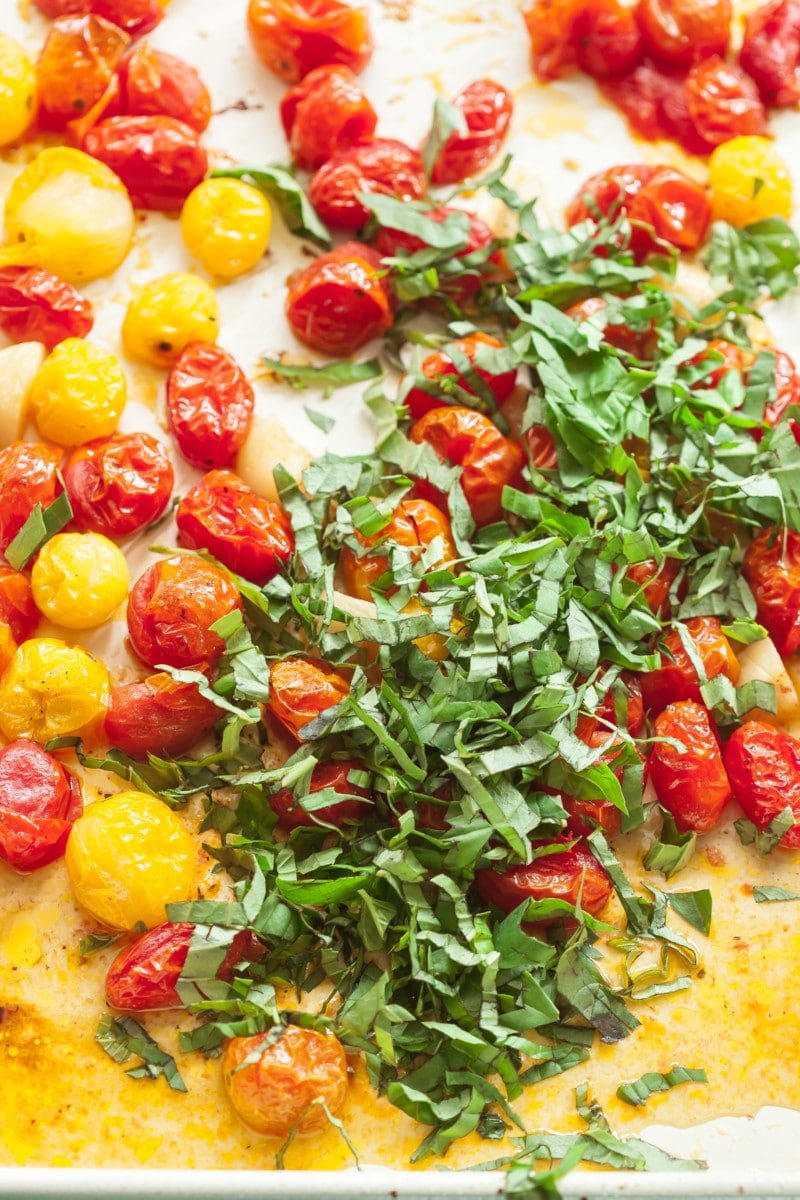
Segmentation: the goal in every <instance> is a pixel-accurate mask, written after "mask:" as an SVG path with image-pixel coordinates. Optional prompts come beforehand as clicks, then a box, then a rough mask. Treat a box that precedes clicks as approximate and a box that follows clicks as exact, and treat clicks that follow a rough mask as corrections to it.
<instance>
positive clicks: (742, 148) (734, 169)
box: [708, 136, 793, 227]
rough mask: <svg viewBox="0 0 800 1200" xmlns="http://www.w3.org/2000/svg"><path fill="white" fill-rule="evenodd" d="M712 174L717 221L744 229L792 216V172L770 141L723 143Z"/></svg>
mask: <svg viewBox="0 0 800 1200" xmlns="http://www.w3.org/2000/svg"><path fill="white" fill-rule="evenodd" d="M708 172H709V178H708V183H709V188H710V189H711V209H712V213H713V216H714V220H715V221H727V222H728V223H729V224H730V225H737V226H740V227H741V226H746V225H752V224H753V223H754V222H755V221H763V220H766V219H768V218H769V217H785V218H787V219H788V218H789V217H790V216H791V214H792V208H793V187H792V176H791V172H790V170H789V166H788V164H787V162H786V160H785V159H784V158H783V156H782V155H781V153H780V151H779V150H778V148H777V146H776V145H775V143H774V142H773V141H772V140H771V139H770V138H765V137H757V136H745V137H735V138H731V140H730V141H729V142H723V144H722V145H721V146H717V147H716V149H715V150H714V152H713V154H712V155H711V159H710V161H709V164H708ZM756 179H757V180H758V181H759V186H758V187H756V186H755V185H754V182H753V181H754V180H756Z"/></svg>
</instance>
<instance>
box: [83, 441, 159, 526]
mask: <svg viewBox="0 0 800 1200" xmlns="http://www.w3.org/2000/svg"><path fill="white" fill-rule="evenodd" d="M63 476H64V487H65V488H66V492H67V495H68V496H69V502H70V504H71V506H72V512H73V517H74V521H75V526H76V528H77V529H80V530H81V531H82V532H92V533H103V534H105V535H106V537H111V538H122V537H128V536H129V535H130V534H132V533H139V532H140V530H142V529H146V528H147V526H148V525H152V523H153V522H154V521H157V520H158V518H159V517H160V516H161V514H162V513H163V512H164V510H165V509H166V507H167V504H168V503H169V498H170V496H171V495H172V485H173V483H174V474H173V470H172V463H171V461H170V458H169V455H168V454H167V452H166V450H165V449H164V447H163V445H162V444H161V442H159V441H157V440H156V438H154V437H151V436H150V434H149V433H114V434H112V436H111V437H109V438H100V439H98V440H97V441H94V442H87V443H86V444H85V445H83V446H78V447H76V449H75V450H73V451H72V453H71V454H70V455H69V457H68V458H67V461H66V463H65V464H64V470H63Z"/></svg>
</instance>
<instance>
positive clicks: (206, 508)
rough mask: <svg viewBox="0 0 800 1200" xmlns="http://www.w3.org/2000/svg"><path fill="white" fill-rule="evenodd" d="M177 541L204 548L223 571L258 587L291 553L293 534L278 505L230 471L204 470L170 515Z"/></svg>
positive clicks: (270, 576)
mask: <svg viewBox="0 0 800 1200" xmlns="http://www.w3.org/2000/svg"><path fill="white" fill-rule="evenodd" d="M175 520H176V523H177V526H178V533H179V534H180V539H181V542H182V544H183V545H184V546H188V547H189V549H190V550H208V551H209V553H210V554H213V555H214V557H215V558H217V559H219V561H220V562H221V563H222V564H223V566H226V567H227V568H228V570H229V571H235V572H236V574H237V575H242V576H244V578H245V579H249V580H250V581H251V582H252V583H257V584H258V585H259V587H263V585H264V584H265V583H268V582H269V581H270V579H272V578H273V576H274V575H277V573H278V572H279V571H280V570H281V568H282V567H284V566H285V565H286V564H287V563H288V562H289V560H290V558H291V557H292V554H293V553H294V533H293V531H292V526H291V522H290V521H289V518H288V517H287V515H286V512H285V511H284V509H283V507H282V505H280V504H278V503H277V502H276V501H274V500H267V499H265V497H264V496H259V494H258V492H254V491H253V489H252V488H249V487H248V486H247V484H246V483H243V482H242V480H241V479H240V478H239V476H238V475H235V474H234V473H233V471H209V472H208V474H207V475H204V476H203V478H202V479H201V480H200V482H199V483H196V484H195V485H194V487H193V488H190V489H189V491H188V492H187V493H186V495H185V496H184V497H183V499H182V500H181V502H180V504H179V505H178V509H177V512H176V514H175Z"/></svg>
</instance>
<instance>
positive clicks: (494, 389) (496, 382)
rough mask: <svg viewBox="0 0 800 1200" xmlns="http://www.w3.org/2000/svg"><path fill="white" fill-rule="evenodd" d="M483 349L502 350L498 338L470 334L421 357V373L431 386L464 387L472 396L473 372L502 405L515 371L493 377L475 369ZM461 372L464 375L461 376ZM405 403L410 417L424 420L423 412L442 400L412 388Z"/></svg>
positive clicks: (513, 382) (484, 371) (512, 383)
mask: <svg viewBox="0 0 800 1200" xmlns="http://www.w3.org/2000/svg"><path fill="white" fill-rule="evenodd" d="M482 346H485V347H488V348H489V349H490V350H502V349H503V343H502V342H501V341H500V340H499V338H496V337H492V335H491V334H488V333H480V332H478V333H469V334H467V336H466V337H463V338H458V339H457V340H456V341H454V342H453V343H452V345H451V346H450V347H449V348H445V349H443V350H437V351H436V353H435V354H429V355H428V356H427V357H426V358H424V359H423V360H422V366H421V372H422V374H423V375H424V377H425V378H426V379H429V380H430V381H431V383H434V384H440V381H442V380H447V382H448V383H449V384H453V383H455V384H458V386H459V387H460V388H463V389H464V391H465V392H469V394H470V395H471V396H474V395H476V392H475V389H474V387H473V386H472V384H471V382H470V376H471V375H472V374H473V373H474V374H475V375H477V376H478V378H479V379H481V380H482V381H483V383H484V384H485V385H486V387H488V389H489V391H490V392H491V393H492V395H493V396H494V399H495V401H496V402H497V404H498V405H501V404H503V403H504V401H506V400H507V399H508V397H509V396H510V395H511V393H512V392H513V390H514V384H515V383H516V379H517V372H516V370H512V371H501V372H499V373H498V374H493V373H492V372H490V371H487V370H485V369H484V368H483V367H478V366H476V365H475V358H476V356H478V355H479V354H480V350H481V347H482ZM464 359H466V364H467V365H466V366H461V363H462V361H463V360H464ZM462 371H463V372H464V374H462ZM445 388H446V385H445V387H443V388H441V391H442V392H445ZM405 403H406V405H407V406H408V409H409V412H410V413H411V416H412V418H413V419H414V420H415V421H417V420H419V418H420V417H424V416H425V413H426V412H430V410H431V409H432V408H440V407H441V406H442V404H443V403H444V401H442V400H441V399H440V397H439V396H438V395H436V394H432V393H431V392H426V391H423V389H422V388H419V387H415V388H412V389H411V391H410V392H409V393H408V395H407V396H406V399H405Z"/></svg>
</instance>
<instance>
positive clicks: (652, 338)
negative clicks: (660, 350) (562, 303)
mask: <svg viewBox="0 0 800 1200" xmlns="http://www.w3.org/2000/svg"><path fill="white" fill-rule="evenodd" d="M607 308H608V301H607V300H604V299H603V297H602V296H588V297H587V298H586V299H585V300H578V301H577V302H576V303H575V304H570V306H569V308H565V309H564V312H565V313H566V314H567V316H568V317H572V319H573V321H577V322H578V324H579V325H580V324H582V323H583V322H584V321H589V320H591V318H592V317H594V316H596V315H597V314H599V313H602V312H604V311H605V310H606V309H607ZM603 338H604V340H605V341H607V342H608V343H609V345H611V346H616V347H617V349H618V350H625V351H626V352H627V353H628V354H633V355H634V357H635V358H652V356H653V353H654V351H655V346H656V331H655V325H654V323H653V322H652V321H651V322H650V324H649V325H648V326H647V328H646V329H631V328H630V327H629V326H628V325H606V326H605V328H604V330H603Z"/></svg>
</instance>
